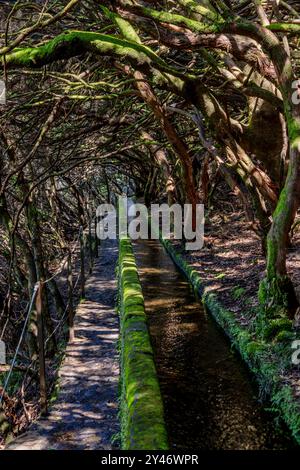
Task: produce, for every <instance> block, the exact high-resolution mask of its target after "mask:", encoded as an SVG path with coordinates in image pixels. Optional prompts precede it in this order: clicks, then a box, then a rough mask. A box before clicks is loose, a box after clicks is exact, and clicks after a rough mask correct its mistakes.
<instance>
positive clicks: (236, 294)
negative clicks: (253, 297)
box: [232, 287, 246, 300]
mask: <svg viewBox="0 0 300 470" xmlns="http://www.w3.org/2000/svg"><path fill="white" fill-rule="evenodd" d="M245 292H246V290H245V289H244V287H235V288H234V289H233V292H232V296H233V298H234V300H238V299H240V298H241V297H243V295H244V294H245Z"/></svg>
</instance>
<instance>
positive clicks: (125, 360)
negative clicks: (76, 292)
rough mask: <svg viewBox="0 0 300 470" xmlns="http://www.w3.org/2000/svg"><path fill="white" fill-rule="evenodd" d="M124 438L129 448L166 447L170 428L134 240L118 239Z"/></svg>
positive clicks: (125, 446)
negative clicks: (134, 251)
mask: <svg viewBox="0 0 300 470" xmlns="http://www.w3.org/2000/svg"><path fill="white" fill-rule="evenodd" d="M119 247H120V249H119V312H120V323H121V428H122V432H121V441H122V448H123V449H126V450H133V449H134V450H166V449H168V439H167V432H166V427H165V421H164V412H163V403H162V398H161V393H160V388H159V383H158V379H157V375H156V369H155V364H154V358H153V350H152V347H151V342H150V337H149V332H148V327H147V322H146V314H145V308H144V298H143V294H142V288H141V285H140V281H139V277H138V272H137V267H136V263H135V258H134V254H133V250H132V246H131V242H130V240H129V239H127V238H122V239H120V242H119Z"/></svg>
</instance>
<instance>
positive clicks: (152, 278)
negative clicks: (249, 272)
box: [134, 240, 295, 450]
mask: <svg viewBox="0 0 300 470" xmlns="http://www.w3.org/2000/svg"><path fill="white" fill-rule="evenodd" d="M134 250H135V254H136V259H137V265H138V269H139V274H140V279H141V283H142V287H143V293H144V297H145V306H146V313H147V317H148V323H149V328H150V335H151V341H152V345H153V349H154V354H155V362H156V368H157V372H158V377H159V382H160V386H161V392H162V397H163V402H164V408H165V418H166V423H167V429H168V434H169V440H170V446H171V448H172V449H186V450H188V449H194V450H201V449H251V450H257V449H288V448H293V447H295V443H294V442H293V441H292V439H290V438H289V437H288V432H287V430H286V429H285V428H284V427H283V426H277V425H276V424H275V421H274V416H273V415H271V414H269V413H267V412H266V411H264V409H263V407H262V405H260V404H259V402H258V400H257V390H256V387H254V385H253V383H252V381H251V377H250V375H249V373H248V371H247V370H246V368H245V366H244V365H243V364H242V362H241V360H240V358H239V357H238V355H237V353H235V352H234V351H232V349H231V347H230V344H229V342H228V340H227V339H226V337H225V336H224V333H223V332H222V331H221V330H220V329H219V328H218V327H217V325H216V324H215V322H214V321H213V320H212V319H211V318H210V317H209V315H208V314H207V313H206V312H205V311H204V309H203V307H202V306H201V304H200V302H199V301H197V300H196V298H195V297H194V294H193V292H192V290H191V288H190V285H189V284H188V283H187V282H186V280H185V278H184V276H183V275H182V274H181V273H180V272H179V271H178V270H177V268H176V267H175V265H174V264H173V262H172V260H171V259H170V258H169V256H168V255H167V254H166V252H165V250H164V248H163V247H162V246H161V245H160V243H159V242H158V241H152V240H139V241H138V242H136V243H135V245H134Z"/></svg>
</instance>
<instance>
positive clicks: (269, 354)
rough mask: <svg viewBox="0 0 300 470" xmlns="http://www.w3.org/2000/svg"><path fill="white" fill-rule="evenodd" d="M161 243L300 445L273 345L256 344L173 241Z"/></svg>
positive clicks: (298, 409)
mask: <svg viewBox="0 0 300 470" xmlns="http://www.w3.org/2000/svg"><path fill="white" fill-rule="evenodd" d="M160 241H161V243H162V244H163V246H164V247H165V249H166V250H167V252H168V253H169V254H170V256H171V258H172V259H173V261H174V262H175V264H176V265H177V266H178V268H179V269H180V270H181V271H182V272H183V274H184V275H185V276H186V277H187V279H188V280H189V281H190V283H191V284H192V286H193V288H194V290H195V291H196V292H197V294H198V295H199V296H200V297H201V299H202V302H203V304H204V306H205V307H206V308H207V310H208V311H209V312H210V314H211V315H212V316H213V318H214V319H215V320H216V322H217V323H218V325H219V326H220V327H221V328H222V329H223V330H224V332H225V333H226V335H227V336H228V337H229V339H230V341H231V343H232V344H233V345H234V347H235V348H236V349H237V350H238V352H239V353H240V355H241V357H242V359H243V360H244V361H245V362H246V364H247V365H248V367H249V369H250V371H251V372H252V373H253V375H254V377H255V379H256V381H257V382H258V385H259V387H260V390H261V391H263V393H264V395H266V396H267V397H268V398H269V400H270V402H271V408H272V410H274V411H276V412H278V414H279V416H280V417H281V418H282V419H283V420H284V422H285V423H286V424H287V426H288V428H289V429H290V431H291V433H292V435H293V437H294V438H295V440H296V442H297V443H298V444H299V445H300V405H299V402H298V401H297V399H296V398H295V396H294V394H293V390H292V388H291V387H290V386H289V385H287V384H286V383H284V381H283V380H282V379H281V375H282V370H281V367H280V364H281V361H280V358H279V357H277V358H276V354H275V355H274V350H273V349H272V346H271V345H269V344H268V343H263V342H256V341H254V340H253V335H252V334H251V333H250V332H249V331H248V330H247V329H246V328H244V327H242V326H241V325H240V324H239V323H238V321H237V319H236V318H235V315H234V314H233V313H232V312H231V311H229V310H227V309H225V308H224V307H223V306H222V304H221V303H220V301H219V299H218V296H217V294H216V293H215V292H214V291H212V290H210V291H209V290H207V289H206V288H205V284H204V283H203V281H202V279H201V277H200V275H199V273H198V272H197V271H196V270H195V269H194V268H193V267H192V266H190V265H189V264H188V263H187V262H186V261H185V260H184V259H183V257H182V256H181V254H180V253H179V252H178V251H177V250H176V249H175V248H174V246H173V245H172V242H171V241H170V240H166V239H164V238H162V237H160ZM274 356H275V357H274Z"/></svg>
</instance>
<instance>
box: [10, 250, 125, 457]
mask: <svg viewBox="0 0 300 470" xmlns="http://www.w3.org/2000/svg"><path fill="white" fill-rule="evenodd" d="M117 256H118V249H117V242H116V241H106V242H104V243H103V245H102V247H101V251H100V257H99V258H97V259H96V260H95V265H94V270H93V273H92V275H91V276H90V277H89V278H88V281H87V283H86V300H85V301H83V302H81V303H80V304H79V306H78V308H77V310H76V316H75V338H76V339H75V341H74V342H73V343H69V344H68V346H67V349H66V354H65V360H64V362H63V365H62V367H61V369H60V372H59V392H58V398H57V400H56V401H55V402H54V404H53V406H52V407H51V409H50V414H49V416H48V417H46V418H41V419H39V420H38V421H37V422H36V423H34V424H33V425H32V426H31V428H30V429H29V430H28V431H27V432H26V433H24V434H22V435H21V436H19V437H18V438H17V439H16V440H14V441H13V442H11V443H10V444H9V445H8V446H7V449H9V450H26V449H34V450H43V449H54V450H76V449H78V450H80V449H82V450H91V449H97V450H99V449H112V448H114V446H115V445H114V444H112V440H113V438H114V437H115V436H117V435H118V432H119V420H118V416H117V413H118V403H117V402H118V383H119V361H118V351H117V343H118V336H119V333H118V332H119V324H118V315H117V313H116V312H115V310H114V308H115V297H116V293H117V286H116V280H115V277H116V276H115V266H116V262H117Z"/></svg>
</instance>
